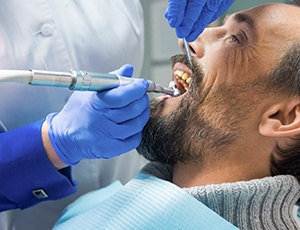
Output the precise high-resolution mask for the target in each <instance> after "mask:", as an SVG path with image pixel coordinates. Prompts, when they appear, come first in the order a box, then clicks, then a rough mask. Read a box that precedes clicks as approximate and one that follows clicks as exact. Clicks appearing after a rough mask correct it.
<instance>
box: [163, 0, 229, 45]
mask: <svg viewBox="0 0 300 230" xmlns="http://www.w3.org/2000/svg"><path fill="white" fill-rule="evenodd" d="M233 2H234V0H169V4H168V9H167V11H166V13H165V17H166V18H167V20H168V22H169V25H170V26H171V27H172V28H175V29H176V34H177V36H178V37H179V38H184V37H185V38H186V40H187V41H188V42H192V41H194V40H196V38H197V37H198V36H199V35H200V34H201V33H202V31H203V30H204V29H205V27H206V26H207V25H208V24H210V23H211V22H213V21H215V20H216V19H218V18H219V17H220V16H221V15H222V14H223V13H224V12H225V11H226V10H227V9H228V8H229V7H230V6H231V5H232V3H233Z"/></svg>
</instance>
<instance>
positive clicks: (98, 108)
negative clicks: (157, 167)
mask: <svg viewBox="0 0 300 230" xmlns="http://www.w3.org/2000/svg"><path fill="white" fill-rule="evenodd" d="M114 73H117V74H119V75H122V76H126V77H131V76H132V74H133V67H132V66H130V65H124V66H123V67H121V68H120V69H119V70H117V71H115V72H114ZM148 85H149V84H148V82H147V81H146V80H143V79H138V80H137V81H133V82H132V83H130V84H128V85H124V86H119V87H117V88H115V89H111V90H109V91H105V92H80V91H77V92H74V93H73V94H72V95H71V97H70V99H69V100H68V102H67V104H66V105H65V106H64V108H63V109H62V110H61V111H60V112H59V113H53V114H49V115H48V116H47V118H46V122H47V124H48V135H49V138H50V141H51V144H52V146H53V148H54V150H55V152H56V154H57V155H58V157H59V158H60V159H61V160H62V161H63V162H64V163H66V164H67V165H74V164H76V163H78V162H79V161H80V160H81V159H83V158H89V159H93V158H111V157H115V156H118V155H121V154H122V153H125V152H127V151H130V150H132V149H134V148H136V147H137V146H138V145H139V143H140V141H141V138H142V134H141V132H142V129H143V127H144V126H145V124H146V123H147V121H148V119H149V116H150V111H149V109H148V104H149V98H148V95H147V94H146V90H147V88H148Z"/></svg>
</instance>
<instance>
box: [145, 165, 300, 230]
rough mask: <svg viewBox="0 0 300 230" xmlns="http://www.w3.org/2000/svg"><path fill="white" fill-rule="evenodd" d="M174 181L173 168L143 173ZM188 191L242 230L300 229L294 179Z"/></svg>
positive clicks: (269, 179) (287, 177)
mask: <svg viewBox="0 0 300 230" xmlns="http://www.w3.org/2000/svg"><path fill="white" fill-rule="evenodd" d="M142 172H143V173H147V174H150V175H153V176H156V177H158V178H161V179H164V180H168V181H171V179H172V167H171V166H168V165H163V164H160V163H152V162H151V163H149V164H148V165H146V166H145V167H144V168H143V169H142ZM184 190H185V191H186V192H187V193H189V194H190V195H192V196H193V197H195V198H196V199H198V200H199V201H200V202H202V203H203V204H205V205H206V206H207V207H209V208H210V209H212V210H213V211H215V212H216V213H218V214H219V215H220V216H222V217H223V218H225V219H226V220H228V221H229V222H231V223H232V224H234V225H235V226H237V227H239V228H240V229H299V227H298V225H297V223H296V221H295V220H294V216H293V208H294V205H295V203H296V201H297V200H298V199H299V197H300V185H299V183H298V181H297V179H296V178H295V177H294V176H291V175H280V176H274V177H265V178H262V179H255V180H250V181H239V182H234V183H224V184H211V185H206V186H196V187H191V188H184Z"/></svg>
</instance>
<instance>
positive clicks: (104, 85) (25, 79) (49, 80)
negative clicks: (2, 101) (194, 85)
mask: <svg viewBox="0 0 300 230" xmlns="http://www.w3.org/2000/svg"><path fill="white" fill-rule="evenodd" d="M135 80H137V78H128V77H123V76H120V75H118V74H114V73H109V74H106V73H97V72H87V71H82V70H79V71H75V70H70V72H54V71H42V70H0V82H19V83H27V84H30V85H39V86H54V87H63V88H69V89H70V90H79V91H104V90H109V89H113V88H116V87H118V86H120V85H126V84H129V83H130V82H132V81H135ZM146 80H147V79H146ZM147 81H148V83H149V87H148V90H147V92H155V93H163V94H167V95H171V96H174V97H177V96H179V95H180V92H179V90H175V89H171V88H166V87H163V86H162V85H160V84H157V83H155V82H153V81H151V80H147Z"/></svg>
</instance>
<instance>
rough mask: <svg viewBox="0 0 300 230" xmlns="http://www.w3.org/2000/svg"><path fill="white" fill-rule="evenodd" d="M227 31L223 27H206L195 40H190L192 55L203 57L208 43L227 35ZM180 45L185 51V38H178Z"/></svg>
mask: <svg viewBox="0 0 300 230" xmlns="http://www.w3.org/2000/svg"><path fill="white" fill-rule="evenodd" d="M225 34H226V31H225V30H224V29H223V28H221V27H214V28H206V29H205V30H204V31H203V32H202V34H201V35H199V36H198V38H197V39H196V40H195V41H193V42H188V45H189V48H190V52H191V56H193V57H195V58H202V57H203V56H204V55H205V51H206V48H207V46H208V45H210V44H212V43H213V42H216V41H218V39H220V38H221V37H223V36H225ZM178 45H179V47H180V48H181V50H182V51H183V52H184V53H185V49H184V45H183V40H182V39H178Z"/></svg>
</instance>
